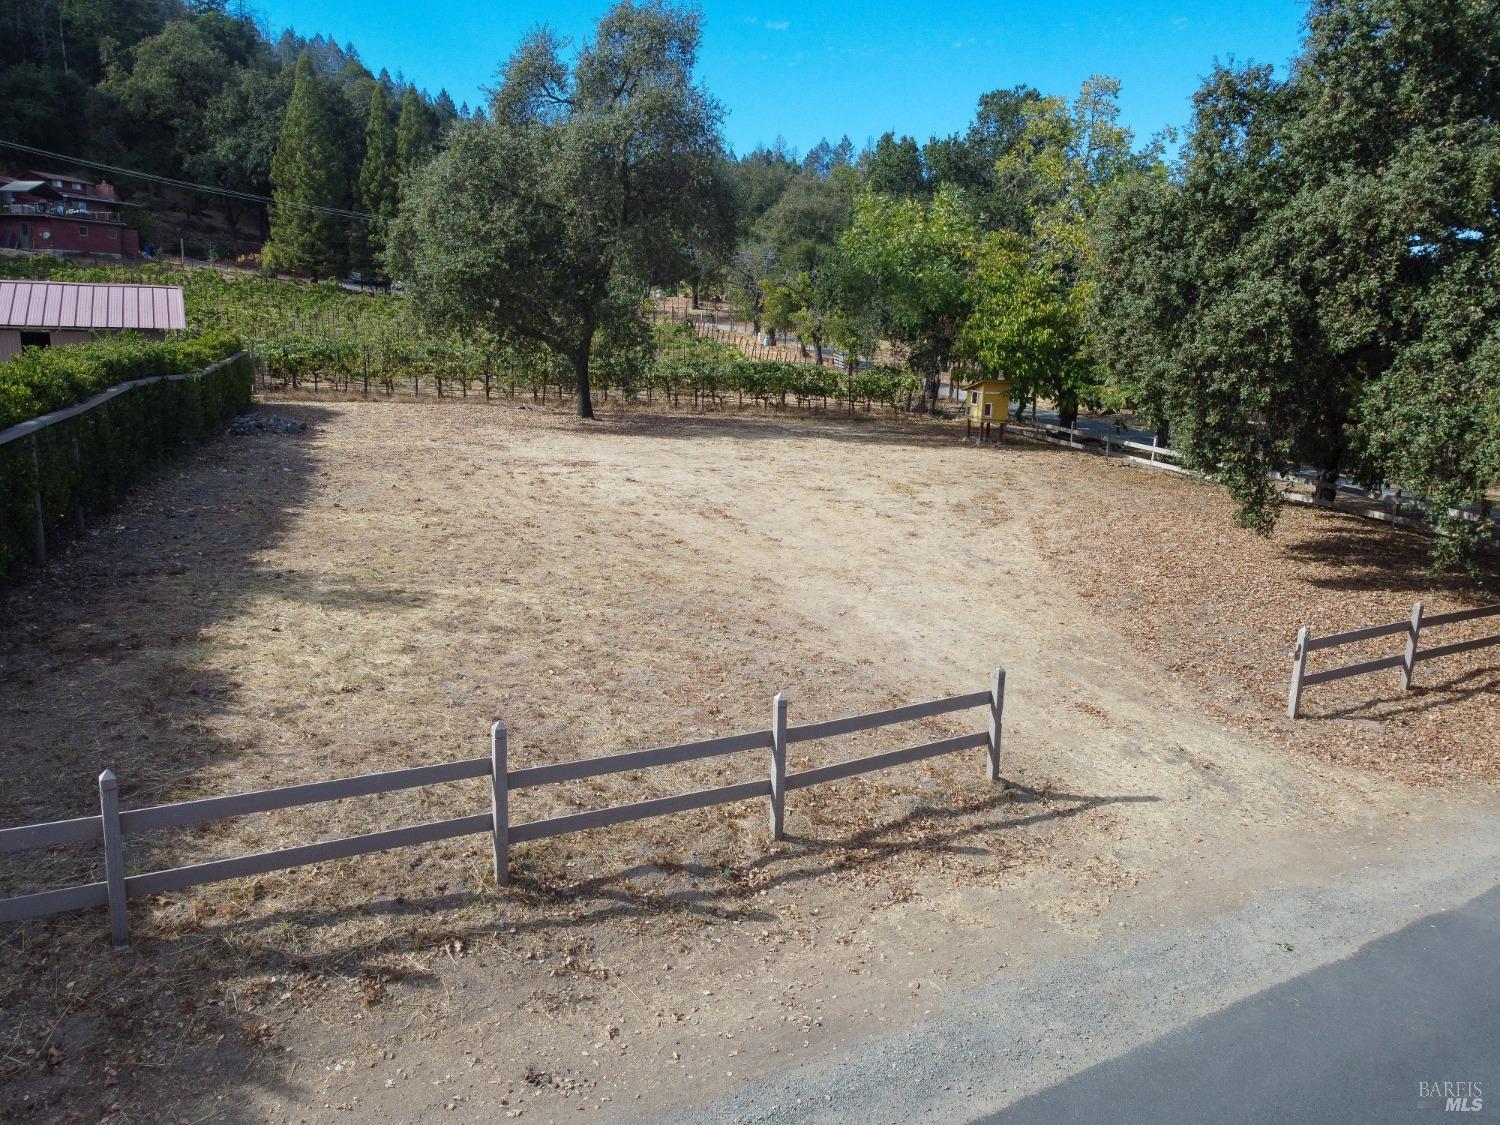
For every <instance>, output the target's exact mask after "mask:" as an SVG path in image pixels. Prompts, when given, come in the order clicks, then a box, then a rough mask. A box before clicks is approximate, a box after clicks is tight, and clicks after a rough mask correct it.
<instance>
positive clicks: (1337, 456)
mask: <svg viewBox="0 0 1500 1125" xmlns="http://www.w3.org/2000/svg"><path fill="white" fill-rule="evenodd" d="M1341 461H1343V456H1342V454H1341V453H1340V452H1339V451H1337V450H1335V451H1333V452H1331V453H1326V454H1324V455H1323V459H1322V462H1321V463H1320V464H1319V465H1318V466H1317V468H1318V483H1317V485H1316V486H1315V489H1314V491H1313V499H1315V500H1322V501H1326V502H1327V503H1330V504H1331V503H1332V502H1333V501H1335V500H1337V499H1338V496H1339V490H1338V483H1339V463H1340V462H1341Z"/></svg>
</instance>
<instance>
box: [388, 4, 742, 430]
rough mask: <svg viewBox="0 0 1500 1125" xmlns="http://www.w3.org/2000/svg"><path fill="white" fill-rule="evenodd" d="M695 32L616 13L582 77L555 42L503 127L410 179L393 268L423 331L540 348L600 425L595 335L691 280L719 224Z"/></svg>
mask: <svg viewBox="0 0 1500 1125" xmlns="http://www.w3.org/2000/svg"><path fill="white" fill-rule="evenodd" d="M698 22H699V17H698V14H697V13H696V12H694V11H683V10H678V9H676V8H672V7H669V6H667V5H666V4H664V3H656V2H653V3H647V4H642V5H634V4H631V3H629V2H628V0H627V2H625V3H621V4H618V5H617V6H616V7H614V8H612V9H611V10H610V11H609V13H608V14H606V15H605V16H604V18H603V19H602V20H601V21H600V23H599V27H598V30H597V34H596V37H595V39H594V40H593V41H592V42H591V43H588V44H586V45H585V46H584V47H583V48H582V49H581V50H580V51H579V52H578V54H577V56H576V59H575V60H574V61H573V63H572V64H571V66H570V65H569V64H568V62H566V61H565V60H564V56H563V50H564V44H563V43H562V41H561V40H559V39H558V38H557V37H556V36H554V35H553V34H552V33H551V32H549V31H546V30H542V31H538V32H536V33H534V34H533V35H532V36H531V37H530V38H528V39H527V40H526V41H525V42H524V43H523V44H522V46H521V47H520V49H519V50H518V51H517V52H516V53H515V55H513V56H512V57H511V59H510V61H509V62H508V63H507V64H506V66H505V69H504V72H503V81H502V82H501V84H500V87H499V88H498V89H497V90H496V91H495V95H494V100H493V104H492V109H493V118H494V119H493V121H492V122H474V121H471V122H468V123H459V124H456V125H455V126H454V127H453V128H452V129H451V130H450V132H449V137H448V147H447V148H446V150H445V151H444V152H443V153H441V154H440V155H439V156H438V157H437V158H435V159H434V160H433V161H432V162H431V163H430V164H429V165H428V166H427V168H426V169H425V171H424V174H423V175H422V176H421V177H419V178H413V179H408V180H407V181H406V184H405V188H404V191H405V195H404V199H403V204H402V208H401V213H400V215H399V216H398V217H397V220H396V222H395V223H394V224H393V227H392V235H391V250H390V259H391V264H392V266H393V268H394V270H395V273H396V275H397V276H398V277H400V278H401V279H402V280H403V281H404V282H405V284H406V291H407V293H408V295H409V297H410V299H411V302H412V304H413V306H414V307H415V308H416V310H417V312H418V314H419V315H420V316H421V317H422V319H423V321H424V322H425V323H427V324H429V325H431V326H432V327H433V328H434V330H438V331H475V330H480V329H482V330H484V331H486V332H489V333H491V334H492V335H494V336H495V337H496V338H497V339H499V340H502V341H504V342H506V343H508V344H512V345H517V344H521V343H532V344H540V345H541V346H543V347H545V348H547V349H549V350H550V351H551V352H552V353H553V354H554V355H556V356H558V357H560V358H563V359H566V360H567V361H568V362H569V363H570V364H571V365H572V367H573V373H574V377H575V380H576V383H577V386H578V391H579V394H578V406H579V413H580V415H583V416H585V417H587V416H589V415H590V414H591V413H592V398H591V394H590V386H589V362H590V358H591V355H592V351H593V347H594V342H595V338H596V334H597V333H599V332H600V331H601V330H605V331H607V332H610V331H613V332H618V331H619V330H620V327H621V322H622V321H628V320H632V319H639V318H640V316H641V298H642V297H643V296H644V293H645V289H646V287H647V286H648V285H649V284H651V283H652V282H653V281H658V282H659V281H668V280H675V279H676V278H679V277H681V276H683V265H684V256H683V250H684V248H685V247H687V246H689V245H691V244H692V243H693V241H694V239H695V238H696V237H697V235H698V233H699V232H700V231H701V230H703V229H704V228H705V227H706V226H707V225H708V224H709V222H710V219H709V218H708V217H707V216H705V214H704V212H705V210H706V209H708V208H712V207H713V206H714V205H715V199H714V185H715V184H717V183H719V180H718V168H719V164H720V161H721V159H722V147H721V144H720V140H719V135H718V122H719V116H720V111H719V108H718V106H717V105H716V104H715V103H714V102H713V101H712V99H711V98H709V96H708V95H707V94H706V93H705V92H704V91H703V90H702V89H700V88H699V87H697V86H695V85H694V84H693V75H692V71H693V67H694V64H695V62H696V58H697V49H698V40H699V26H698Z"/></svg>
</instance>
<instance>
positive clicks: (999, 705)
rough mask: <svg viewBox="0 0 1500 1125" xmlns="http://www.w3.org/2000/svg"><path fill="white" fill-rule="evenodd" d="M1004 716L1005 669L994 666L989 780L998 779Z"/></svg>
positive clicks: (991, 683)
mask: <svg viewBox="0 0 1500 1125" xmlns="http://www.w3.org/2000/svg"><path fill="white" fill-rule="evenodd" d="M1004 716H1005V669H1004V668H996V669H995V674H994V676H993V677H992V678H991V680H990V742H989V746H988V748H987V753H988V756H989V764H990V780H991V781H999V780H1000V720H1001V719H1002V718H1004Z"/></svg>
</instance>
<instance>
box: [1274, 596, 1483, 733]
mask: <svg viewBox="0 0 1500 1125" xmlns="http://www.w3.org/2000/svg"><path fill="white" fill-rule="evenodd" d="M1483 617H1500V605H1487V606H1479V607H1478V608H1475V609H1456V610H1453V611H1452V612H1450V613H1436V614H1433V615H1432V616H1430V617H1426V616H1423V611H1422V603H1421V602H1415V603H1413V605H1412V607H1411V617H1410V619H1408V620H1406V621H1395V622H1392V623H1391V624H1389V625H1369V626H1366V627H1365V628H1363V629H1351V630H1349V631H1348V632H1346V633H1333V634H1331V635H1329V636H1326V637H1314V636H1313V635H1312V631H1311V630H1310V629H1309V628H1308V627H1307V626H1306V625H1304V626H1302V628H1301V629H1299V630H1297V640H1296V642H1295V643H1294V644H1293V646H1292V679H1291V683H1290V685H1289V686H1288V687H1287V695H1286V713H1287V718H1290V719H1295V718H1297V717H1298V715H1299V714H1300V713H1301V710H1302V692H1303V691H1304V690H1305V689H1306V688H1309V687H1312V686H1313V685H1314V684H1326V683H1331V682H1332V681H1334V680H1347V679H1348V678H1349V677H1350V676H1363V675H1366V674H1368V673H1370V672H1383V671H1385V670H1386V669H1387V668H1396V669H1399V670H1400V673H1401V690H1402V691H1405V690H1407V689H1408V688H1409V687H1411V678H1412V675H1413V674H1414V673H1415V672H1416V670H1417V665H1418V664H1420V663H1421V662H1422V661H1424V660H1436V659H1437V658H1438V657H1440V656H1456V655H1458V654H1459V653H1461V652H1473V651H1474V650H1475V649H1481V648H1488V647H1489V646H1490V645H1500V633H1496V634H1494V635H1492V636H1488V637H1475V638H1473V639H1472V640H1467V641H1453V642H1451V643H1449V644H1445V645H1437V646H1436V647H1434V648H1427V649H1424V648H1422V647H1421V641H1422V630H1423V629H1431V628H1434V627H1436V626H1439V625H1456V624H1458V623H1459V622H1460V621H1477V620H1479V619H1480V618H1483ZM1398 634H1400V635H1404V636H1405V637H1406V648H1405V651H1403V652H1399V653H1393V654H1391V655H1390V656H1380V657H1376V658H1375V659H1373V660H1361V661H1359V662H1358V663H1355V664H1345V665H1343V666H1341V667H1338V668H1326V669H1324V670H1323V671H1321V672H1309V671H1308V670H1307V656H1308V654H1309V653H1312V652H1317V651H1319V650H1320V649H1325V648H1337V647H1338V646H1339V645H1350V644H1354V643H1356V642H1358V641H1369V640H1375V639H1378V638H1380V637H1392V636H1396V635H1398Z"/></svg>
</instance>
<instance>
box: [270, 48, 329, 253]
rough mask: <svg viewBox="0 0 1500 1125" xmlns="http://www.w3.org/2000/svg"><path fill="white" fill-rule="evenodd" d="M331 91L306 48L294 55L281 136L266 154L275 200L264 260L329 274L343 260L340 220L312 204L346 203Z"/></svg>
mask: <svg viewBox="0 0 1500 1125" xmlns="http://www.w3.org/2000/svg"><path fill="white" fill-rule="evenodd" d="M331 96H332V95H331V91H330V90H329V89H328V87H327V84H326V82H325V81H324V79H323V78H322V77H321V76H320V75H319V74H318V68H317V64H316V63H315V62H314V61H313V57H312V54H311V52H307V51H304V52H303V53H302V56H301V57H300V58H299V59H298V60H297V72H296V78H295V79H294V81H293V83H292V97H291V101H290V102H288V103H287V109H286V118H285V119H284V120H283V122H282V125H281V140H280V141H279V142H278V143H277V145H276V155H275V156H274V157H273V158H272V159H271V193H272V198H273V199H274V200H275V201H276V202H275V204H274V205H273V206H272V208H271V241H270V242H269V243H268V244H267V247H266V264H267V265H270V266H272V267H273V268H276V269H286V270H293V271H296V272H310V273H314V274H317V273H334V272H337V271H338V270H339V269H340V268H341V267H342V266H343V264H344V259H345V256H346V249H347V248H346V245H345V229H344V223H343V220H342V219H340V218H338V217H337V216H335V215H329V214H325V213H322V212H320V211H316V210H312V209H311V208H317V207H342V206H344V205H345V203H346V202H347V200H346V199H345V192H344V187H345V179H344V174H343V167H342V158H341V155H340V152H339V145H338V141H337V136H338V131H337V128H336V125H335V121H334V114H333V109H332V106H331V104H330V100H331Z"/></svg>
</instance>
